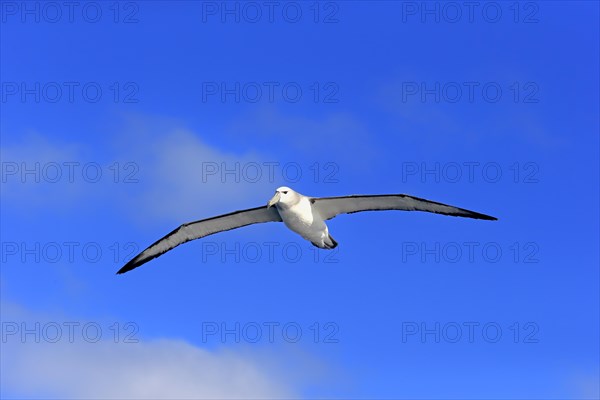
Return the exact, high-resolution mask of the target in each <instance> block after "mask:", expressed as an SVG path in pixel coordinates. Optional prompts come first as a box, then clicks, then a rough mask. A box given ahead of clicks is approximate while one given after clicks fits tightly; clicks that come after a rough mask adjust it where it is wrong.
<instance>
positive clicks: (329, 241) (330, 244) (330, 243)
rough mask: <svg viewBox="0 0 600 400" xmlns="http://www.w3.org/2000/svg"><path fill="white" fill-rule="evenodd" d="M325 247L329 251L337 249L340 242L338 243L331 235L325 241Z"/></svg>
mask: <svg viewBox="0 0 600 400" xmlns="http://www.w3.org/2000/svg"><path fill="white" fill-rule="evenodd" d="M325 245H326V246H327V248H328V249H335V248H336V247H337V245H338V242H336V241H335V239H334V238H332V237H331V235H328V236H327V239H326V240H325Z"/></svg>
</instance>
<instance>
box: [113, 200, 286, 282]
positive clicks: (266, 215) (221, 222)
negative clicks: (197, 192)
mask: <svg viewBox="0 0 600 400" xmlns="http://www.w3.org/2000/svg"><path fill="white" fill-rule="evenodd" d="M262 222H281V217H280V216H279V212H277V208H276V207H271V208H267V207H266V206H263V207H257V208H251V209H248V210H241V211H236V212H232V213H230V214H225V215H219V216H218V217H213V218H208V219H203V220H200V221H195V222H189V223H187V224H183V225H181V226H180V227H179V228H177V229H175V230H174V231H173V232H171V233H169V234H168V235H167V236H165V237H163V238H162V239H160V240H158V241H156V242H155V243H154V244H152V245H151V246H150V247H148V248H147V249H146V250H144V251H142V252H141V253H140V254H138V255H137V256H135V257H134V258H133V259H132V260H131V261H129V262H128V263H127V264H125V266H123V268H121V269H120V270H119V271H118V272H117V274H123V273H125V272H127V271H131V270H132V269H134V268H137V267H139V266H140V265H142V264H144V263H146V262H148V261H150V260H152V259H153V258H156V257H158V256H160V255H161V254H164V253H166V252H167V251H169V250H171V249H173V248H175V247H177V246H179V245H180V244H182V243H185V242H189V241H190V240H194V239H199V238H202V237H205V236H208V235H212V234H214V233H218V232H223V231H228V230H231V229H235V228H241V227H242V226H246V225H251V224H258V223H262Z"/></svg>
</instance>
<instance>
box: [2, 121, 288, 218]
mask: <svg viewBox="0 0 600 400" xmlns="http://www.w3.org/2000/svg"><path fill="white" fill-rule="evenodd" d="M115 142H116V146H115V147H114V148H113V149H108V150H109V151H107V149H102V151H101V152H99V151H97V150H95V149H93V148H90V147H89V146H86V145H84V144H80V143H78V142H65V141H62V142H58V141H49V140H48V139H46V138H44V137H43V136H41V135H33V136H29V137H25V138H24V139H23V140H21V141H19V142H16V143H12V144H11V145H10V146H4V147H2V149H1V155H2V163H3V176H2V179H3V182H2V200H3V202H4V201H6V202H7V204H10V206H11V208H15V209H19V208H21V209H24V210H26V211H27V213H31V214H34V213H35V212H36V211H39V212H46V211H47V210H48V209H49V208H52V209H53V210H57V209H63V210H66V211H69V210H71V211H72V209H73V208H74V207H90V208H92V209H94V210H95V209H96V207H97V206H98V204H101V205H102V207H103V208H110V209H115V208H117V209H120V210H121V211H123V212H125V213H126V214H127V215H129V216H132V217H134V219H136V220H138V221H154V220H160V219H163V220H167V221H168V222H170V223H173V224H175V223H181V222H183V221H187V220H190V219H198V218H202V217H205V216H209V215H211V214H213V213H219V212H222V213H226V212H230V211H232V210H237V209H240V208H243V207H255V206H258V205H262V204H266V201H267V200H268V197H269V195H270V194H271V192H272V191H273V190H274V189H275V188H276V187H277V186H279V184H280V183H282V182H278V181H277V180H276V179H271V177H270V176H269V173H268V172H269V171H268V168H267V167H265V166H264V165H263V163H264V162H265V161H267V162H269V161H273V160H268V159H267V158H266V157H265V156H263V155H259V154H256V153H253V152H246V153H244V154H234V153H230V152H225V151H222V150H220V149H218V148H215V147H212V146H209V145H208V144H207V143H205V142H204V141H203V140H202V138H201V136H200V135H198V134H196V133H194V132H191V131H190V130H186V129H181V128H177V123H173V122H169V123H165V122H158V123H153V121H150V122H148V121H145V122H143V123H130V124H129V125H128V127H127V128H125V129H124V130H123V132H122V133H121V135H119V137H118V138H116V139H115ZM115 163H117V164H115ZM128 163H129V165H128ZM209 164H210V165H209ZM250 164H251V165H250ZM87 165H91V166H92V167H93V168H89V169H86V170H84V168H85V167H86V166H87ZM115 165H117V170H118V172H117V171H116V170H115ZM254 166H259V167H260V171H258V172H259V173H260V174H261V177H260V178H259V179H255V177H256V172H257V169H256V168H254ZM214 167H217V168H218V171H216V172H215V173H214V174H209V173H208V168H214ZM7 168H8V169H7ZM98 168H99V170H100V173H101V178H100V179H99V180H98V181H97V182H91V181H90V180H93V178H94V175H95V172H96V170H97V169H98ZM25 169H28V170H37V172H36V173H27V174H25V175H23V170H25ZM225 169H234V170H235V169H237V170H238V171H239V173H238V174H237V176H236V175H235V174H224V170H225ZM57 173H58V176H57ZM116 173H118V175H115V174H116ZM274 176H275V175H274ZM279 176H280V175H279ZM90 178H92V179H90ZM115 180H116V182H115ZM129 181H131V182H129Z"/></svg>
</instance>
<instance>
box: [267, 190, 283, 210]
mask: <svg viewBox="0 0 600 400" xmlns="http://www.w3.org/2000/svg"><path fill="white" fill-rule="evenodd" d="M279 197H281V193H279V192H275V196H273V197H272V198H271V200H269V202H268V203H267V208H271V207H273V206H274V205H275V204H276V203H277V202H278V201H279Z"/></svg>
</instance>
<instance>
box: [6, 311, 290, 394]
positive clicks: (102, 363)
mask: <svg viewBox="0 0 600 400" xmlns="http://www.w3.org/2000/svg"><path fill="white" fill-rule="evenodd" d="M2 311H3V312H2V320H3V328H2V330H3V332H2V336H3V337H2V352H1V369H2V374H0V378H1V379H0V383H1V387H2V397H7V396H9V395H10V396H13V397H14V396H18V397H24V398H33V397H38V398H77V399H85V398H106V399H109V398H119V399H148V398H152V399H158V398H160V399H163V398H178V399H184V398H194V399H199V398H213V399H214V398H218V399H226V398H260V399H264V398H282V397H297V396H294V394H293V390H292V389H291V388H290V383H289V382H288V381H289V379H288V378H289V377H286V376H284V375H283V373H280V371H277V370H276V369H275V368H276V367H275V366H276V364H277V360H274V359H273V357H272V356H271V357H270V358H269V356H267V357H265V355H264V354H263V355H260V354H258V353H257V352H254V354H253V353H250V352H242V351H233V350H217V351H208V350H205V349H202V348H200V347H197V346H194V345H192V344H189V343H187V342H184V341H181V340H172V339H159V340H149V341H146V340H140V341H139V342H138V343H126V342H124V340H123V338H121V339H119V340H118V343H115V342H114V336H113V333H112V332H111V333H110V334H108V330H106V332H105V333H106V334H103V335H102V338H101V340H99V341H98V342H96V343H91V342H90V341H85V340H83V339H82V338H83V336H82V335H81V332H80V331H79V330H75V331H74V332H75V333H74V335H73V338H74V340H73V341H72V342H70V341H69V335H68V334H67V333H66V332H67V330H66V328H65V330H64V334H63V335H62V336H61V338H60V340H58V341H56V342H55V343H52V339H49V338H50V337H52V338H54V337H56V335H55V334H54V332H55V331H54V330H52V333H51V334H50V333H46V334H44V333H42V334H40V335H39V336H40V337H41V340H39V343H36V341H35V336H34V335H33V334H29V335H27V336H25V338H24V339H25V340H23V338H22V336H21V334H20V332H18V333H17V334H14V335H10V334H8V331H9V330H8V327H7V325H6V324H10V323H11V321H18V326H19V327H20V326H21V323H23V322H25V323H26V326H27V328H28V329H29V330H33V331H35V330H36V328H34V327H35V322H39V323H40V326H41V328H39V329H37V330H38V331H42V332H43V330H44V327H45V326H47V325H49V322H52V321H55V323H56V324H58V325H63V324H61V323H60V322H59V321H74V319H73V318H51V317H49V316H43V315H35V313H32V312H30V311H28V310H26V309H23V308H21V307H18V306H16V305H14V304H6V303H3V304H2ZM13 325H14V322H13ZM19 329H21V328H19ZM48 332H49V331H48ZM38 333H39V332H38ZM276 371H277V372H276Z"/></svg>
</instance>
